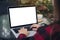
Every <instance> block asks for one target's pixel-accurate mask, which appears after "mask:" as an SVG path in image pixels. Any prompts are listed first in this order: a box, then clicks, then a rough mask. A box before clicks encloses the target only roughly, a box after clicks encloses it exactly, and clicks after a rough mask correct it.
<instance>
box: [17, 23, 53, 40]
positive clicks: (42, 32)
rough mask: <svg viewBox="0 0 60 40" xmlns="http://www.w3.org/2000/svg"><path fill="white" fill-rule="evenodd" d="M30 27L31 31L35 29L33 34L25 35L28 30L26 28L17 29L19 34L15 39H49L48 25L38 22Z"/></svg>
mask: <svg viewBox="0 0 60 40" xmlns="http://www.w3.org/2000/svg"><path fill="white" fill-rule="evenodd" d="M31 28H32V30H33V31H36V33H35V34H34V35H33V36H30V37H27V36H28V35H29V31H27V29H26V28H21V29H20V30H18V31H19V33H20V35H19V36H18V38H17V40H50V31H51V30H52V29H51V27H50V26H49V25H45V26H40V25H39V24H33V25H32V26H31Z"/></svg>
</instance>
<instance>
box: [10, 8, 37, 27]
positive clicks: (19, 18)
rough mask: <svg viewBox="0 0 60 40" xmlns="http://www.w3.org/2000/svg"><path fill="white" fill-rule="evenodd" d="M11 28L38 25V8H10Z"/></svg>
mask: <svg viewBox="0 0 60 40" xmlns="http://www.w3.org/2000/svg"><path fill="white" fill-rule="evenodd" d="M9 12H10V22H11V27H14V26H19V25H26V24H32V23H36V22H37V20H36V7H20V8H9Z"/></svg>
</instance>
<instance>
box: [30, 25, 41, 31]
mask: <svg viewBox="0 0 60 40" xmlns="http://www.w3.org/2000/svg"><path fill="white" fill-rule="evenodd" d="M39 27H40V25H39V24H33V25H32V26H31V28H32V30H34V31H36V30H37V29H38V28H39Z"/></svg>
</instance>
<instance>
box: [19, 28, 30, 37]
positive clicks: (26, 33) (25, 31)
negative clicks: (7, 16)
mask: <svg viewBox="0 0 60 40" xmlns="http://www.w3.org/2000/svg"><path fill="white" fill-rule="evenodd" d="M18 32H19V33H20V34H25V35H26V36H28V34H29V32H28V31H27V29H26V28H24V27H23V28H21V29H20V30H18Z"/></svg>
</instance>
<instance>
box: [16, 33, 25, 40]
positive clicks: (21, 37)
mask: <svg viewBox="0 0 60 40" xmlns="http://www.w3.org/2000/svg"><path fill="white" fill-rule="evenodd" d="M24 38H26V35H24V34H20V35H19V36H18V38H17V40H24Z"/></svg>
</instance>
